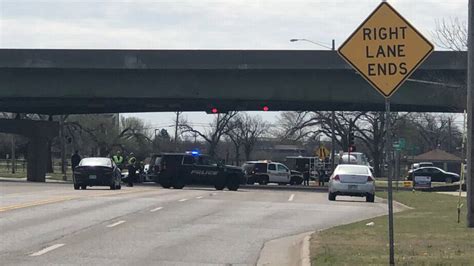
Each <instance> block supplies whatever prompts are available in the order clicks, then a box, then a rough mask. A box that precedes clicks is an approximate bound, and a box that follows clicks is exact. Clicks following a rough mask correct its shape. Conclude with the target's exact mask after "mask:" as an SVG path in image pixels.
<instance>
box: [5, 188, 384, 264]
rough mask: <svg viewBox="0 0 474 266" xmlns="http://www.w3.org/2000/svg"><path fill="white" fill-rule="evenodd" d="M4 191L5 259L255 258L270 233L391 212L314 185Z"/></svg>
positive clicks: (104, 261) (133, 260)
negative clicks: (330, 193)
mask: <svg viewBox="0 0 474 266" xmlns="http://www.w3.org/2000/svg"><path fill="white" fill-rule="evenodd" d="M0 196H1V198H0V264H2V265H46V264H49V265H58V264H75V265H78V264H83V265H199V264H203V265H209V264H219V265H222V264H244V265H253V264H255V263H256V262H257V260H258V257H259V254H260V250H261V248H262V247H263V245H264V243H265V242H266V241H269V240H272V239H276V238H280V237H284V236H289V235H294V234H298V233H302V232H307V231H313V230H318V229H324V228H328V227H332V226H335V225H339V224H345V223H351V222H354V221H357V220H361V219H366V218H369V217H373V216H377V215H381V214H384V213H386V206H385V205H384V204H381V203H375V204H371V203H366V202H365V199H363V198H351V197H338V201H337V202H329V201H328V200H327V193H325V192H321V191H319V192H318V191H311V190H294V191H292V190H281V189H275V190H272V189H265V190H261V189H255V188H253V189H249V188H244V189H240V190H239V191H236V192H231V191H215V190H214V189H211V188H198V187H191V188H190V187H187V188H185V189H183V190H172V189H171V190H169V189H162V188H159V187H157V186H135V187H133V188H128V187H125V188H123V189H122V190H120V191H117V190H116V191H111V190H107V189H105V188H103V189H102V188H92V189H88V190H86V191H83V190H73V188H72V185H71V184H51V183H42V184H37V183H27V182H4V181H3V182H2V181H0Z"/></svg>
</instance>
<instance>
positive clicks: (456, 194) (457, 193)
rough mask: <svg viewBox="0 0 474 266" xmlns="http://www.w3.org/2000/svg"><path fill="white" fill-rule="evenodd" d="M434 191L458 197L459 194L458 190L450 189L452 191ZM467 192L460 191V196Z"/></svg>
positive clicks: (464, 195)
mask: <svg viewBox="0 0 474 266" xmlns="http://www.w3.org/2000/svg"><path fill="white" fill-rule="evenodd" d="M436 193H439V194H445V195H452V196H456V197H458V196H459V191H452V192H448V191H443V192H436ZM466 196H467V194H466V192H465V191H463V192H461V197H464V198H465V197H466Z"/></svg>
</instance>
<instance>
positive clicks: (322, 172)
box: [318, 170, 326, 187]
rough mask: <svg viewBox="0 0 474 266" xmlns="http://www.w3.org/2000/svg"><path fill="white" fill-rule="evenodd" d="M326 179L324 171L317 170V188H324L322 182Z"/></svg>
mask: <svg viewBox="0 0 474 266" xmlns="http://www.w3.org/2000/svg"><path fill="white" fill-rule="evenodd" d="M325 179H326V171H324V170H319V177H318V180H319V186H320V187H324V181H325Z"/></svg>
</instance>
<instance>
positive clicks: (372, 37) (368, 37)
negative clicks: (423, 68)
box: [338, 2, 433, 97]
mask: <svg viewBox="0 0 474 266" xmlns="http://www.w3.org/2000/svg"><path fill="white" fill-rule="evenodd" d="M432 51H433V45H432V44H431V43H430V42H429V41H428V40H427V39H426V38H425V37H423V36H422V35H421V34H420V33H419V32H418V31H417V30H416V29H415V28H414V27H413V26H412V25H411V24H410V23H409V22H408V21H407V20H406V19H405V18H403V17H402V16H401V15H400V14H399V13H398V12H397V11H396V10H395V9H394V8H393V7H392V6H390V5H389V4H388V3H386V2H382V3H381V4H380V5H379V6H378V7H377V8H376V9H375V10H374V11H373V12H372V14H370V15H369V17H368V18H367V19H366V20H365V21H364V22H363V23H362V24H361V25H360V26H359V27H358V28H357V29H356V30H355V31H354V33H352V35H351V36H350V37H349V38H348V39H347V40H346V41H345V42H344V43H343V44H342V45H341V47H340V48H339V50H338V53H339V55H341V56H342V58H344V60H346V61H347V62H348V63H349V64H350V65H351V66H352V67H353V68H355V69H356V70H357V72H359V73H360V74H361V75H362V76H363V77H364V78H365V79H366V80H367V81H368V82H369V83H370V84H371V85H372V86H373V87H374V88H376V89H377V90H378V91H379V92H380V93H381V94H382V95H383V96H385V97H390V96H391V95H392V94H393V93H394V92H395V91H396V90H397V89H398V87H400V85H402V84H403V82H404V81H405V80H406V79H407V78H408V77H409V76H410V75H411V74H412V72H413V71H414V70H415V69H416V68H417V67H418V66H419V65H420V64H421V63H422V62H423V60H425V59H426V58H427V57H428V56H429V55H430V54H431V52H432Z"/></svg>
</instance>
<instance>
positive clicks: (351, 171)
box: [336, 165, 370, 175]
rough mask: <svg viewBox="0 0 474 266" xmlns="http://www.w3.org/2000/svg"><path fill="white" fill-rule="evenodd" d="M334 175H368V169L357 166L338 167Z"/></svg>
mask: <svg viewBox="0 0 474 266" xmlns="http://www.w3.org/2000/svg"><path fill="white" fill-rule="evenodd" d="M336 174H341V175H370V171H369V168H368V167H365V166H357V165H339V166H338V167H337V169H336Z"/></svg>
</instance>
